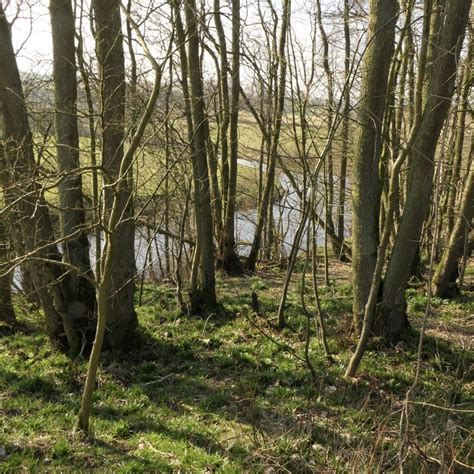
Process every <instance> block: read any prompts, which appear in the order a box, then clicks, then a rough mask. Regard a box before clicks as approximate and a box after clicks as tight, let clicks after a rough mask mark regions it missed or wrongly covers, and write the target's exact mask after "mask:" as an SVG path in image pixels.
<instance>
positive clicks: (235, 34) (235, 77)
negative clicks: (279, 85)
mask: <svg viewBox="0 0 474 474" xmlns="http://www.w3.org/2000/svg"><path fill="white" fill-rule="evenodd" d="M239 96H240V0H233V2H232V94H231V104H230V156H229V179H228V194H227V199H226V203H227V207H226V210H225V224H224V235H223V245H222V246H223V249H222V268H223V269H224V270H225V271H226V272H228V273H231V274H241V273H242V272H243V266H242V263H241V262H240V260H239V257H238V255H237V253H236V251H235V201H236V193H237V168H238V153H239V142H238V140H239V137H238V132H239V131H238V120H239Z"/></svg>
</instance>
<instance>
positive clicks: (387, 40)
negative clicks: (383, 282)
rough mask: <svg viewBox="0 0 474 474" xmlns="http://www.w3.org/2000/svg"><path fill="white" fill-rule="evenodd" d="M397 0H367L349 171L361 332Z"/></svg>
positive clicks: (373, 248) (375, 237) (375, 240)
mask: <svg viewBox="0 0 474 474" xmlns="http://www.w3.org/2000/svg"><path fill="white" fill-rule="evenodd" d="M396 13H397V2H396V0H371V1H370V13H369V15H370V17H369V31H368V39H367V42H368V46H367V50H366V52H365V57H364V63H363V79H362V91H361V102H360V106H359V110H358V123H359V126H358V131H357V137H356V144H355V148H354V154H353V163H352V172H353V176H352V179H353V182H352V212H353V216H352V280H353V287H354V298H353V314H354V326H355V328H356V330H357V331H360V328H361V322H362V317H363V315H364V308H365V305H366V303H367V298H368V296H369V292H370V286H371V282H372V275H373V274H374V269H375V262H376V259H377V247H378V244H379V212H380V193H381V184H380V181H379V171H378V167H379V161H380V153H381V141H382V137H381V128H382V122H383V116H384V111H385V102H386V96H387V81H388V75H389V71H390V62H391V58H392V54H393V49H394V40H395V24H396Z"/></svg>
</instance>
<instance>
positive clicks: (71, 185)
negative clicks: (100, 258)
mask: <svg viewBox="0 0 474 474" xmlns="http://www.w3.org/2000/svg"><path fill="white" fill-rule="evenodd" d="M50 14H51V30H52V36H53V58H54V87H55V123H56V134H57V145H56V150H57V159H58V171H59V173H60V175H61V182H60V184H59V206H60V212H61V237H62V238H64V239H65V241H64V246H63V258H64V260H65V261H66V262H68V263H70V264H71V265H72V266H73V267H75V268H76V269H77V270H75V269H72V270H71V271H70V273H69V275H70V278H69V280H68V284H69V297H70V299H71V300H72V301H76V304H83V305H85V308H84V310H85V311H86V314H87V318H88V320H87V321H86V324H87V326H86V327H78V328H77V330H78V331H79V332H78V337H79V339H80V338H81V334H86V335H87V338H88V339H89V337H90V336H91V335H92V334H93V326H94V324H92V323H93V320H94V312H95V288H94V287H93V285H92V284H91V283H90V281H89V280H87V278H84V275H86V276H88V277H89V278H92V279H93V278H94V275H93V273H92V270H91V265H90V259H89V240H88V238H87V233H86V231H85V221H86V213H85V209H84V200H83V195H82V178H81V174H80V163H79V134H78V128H77V108H76V99H77V79H76V74H77V71H76V61H75V49H74V28H75V27H74V15H73V11H72V6H71V1H70V0H51V1H50Z"/></svg>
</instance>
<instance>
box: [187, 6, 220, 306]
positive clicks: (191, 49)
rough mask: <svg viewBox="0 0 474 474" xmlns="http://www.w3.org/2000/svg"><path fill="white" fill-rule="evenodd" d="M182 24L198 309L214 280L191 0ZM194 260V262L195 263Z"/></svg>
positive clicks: (210, 300) (212, 297)
mask: <svg viewBox="0 0 474 474" xmlns="http://www.w3.org/2000/svg"><path fill="white" fill-rule="evenodd" d="M184 9H185V16H186V26H187V32H188V58H187V60H188V74H189V85H190V102H191V112H192V118H193V123H194V126H195V128H194V135H193V143H194V147H193V154H194V161H195V171H196V172H197V176H195V188H196V189H195V192H196V194H195V200H196V202H195V210H196V216H195V217H196V229H197V235H196V240H197V243H196V248H200V255H199V260H198V262H199V282H198V284H197V286H196V288H193V289H192V294H191V308H192V311H193V312H199V311H201V309H202V308H203V307H208V308H212V307H213V306H215V305H216V280H215V270H214V242H213V223H212V209H211V195H210V186H209V172H208V166H207V156H206V133H205V132H206V128H205V125H204V121H205V112H204V109H205V107H204V97H203V94H204V92H203V81H202V72H201V65H200V60H199V38H198V32H197V24H198V18H197V11H196V4H195V2H194V0H185V4H184ZM196 263H197V262H196Z"/></svg>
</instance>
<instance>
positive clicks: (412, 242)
mask: <svg viewBox="0 0 474 474" xmlns="http://www.w3.org/2000/svg"><path fill="white" fill-rule="evenodd" d="M469 8H470V4H469V2H466V1H464V0H451V1H450V2H448V3H447V5H446V9H445V11H444V17H443V20H442V23H441V24H442V27H441V32H440V34H439V37H438V38H439V39H438V40H437V41H436V43H435V44H434V46H433V48H434V50H433V53H432V57H433V64H432V66H431V71H430V83H429V86H427V89H426V90H427V94H426V99H425V104H424V107H423V112H422V116H421V117H420V125H419V130H418V133H417V134H416V138H415V140H414V142H413V146H412V166H411V169H410V173H409V178H408V179H409V182H408V194H407V199H406V203H405V208H404V211H403V214H402V217H401V221H400V228H399V232H398V235H397V238H396V241H395V244H394V247H393V251H392V255H391V257H390V260H389V264H388V267H387V271H386V275H385V280H384V290H383V302H382V307H381V311H380V314H379V317H378V322H377V327H379V328H381V330H382V332H383V335H384V337H385V338H387V339H390V340H393V339H397V338H399V337H400V336H401V334H402V333H403V331H404V330H405V328H406V325H407V317H406V314H405V310H406V300H405V289H406V286H407V282H408V278H409V276H410V267H411V263H412V261H413V258H414V256H415V253H416V250H417V247H418V242H419V240H420V237H421V231H422V226H423V222H424V220H425V217H426V215H427V212H428V210H429V206H430V198H431V194H432V188H433V174H434V162H435V161H434V156H435V151H436V145H437V142H438V138H439V135H440V133H441V128H442V126H443V123H444V121H445V119H446V115H447V112H448V109H449V104H450V100H451V98H452V95H453V91H454V82H455V78H456V69H457V64H458V59H459V54H460V51H461V47H462V43H463V38H464V32H465V29H466V24H467V21H468V18H469Z"/></svg>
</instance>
